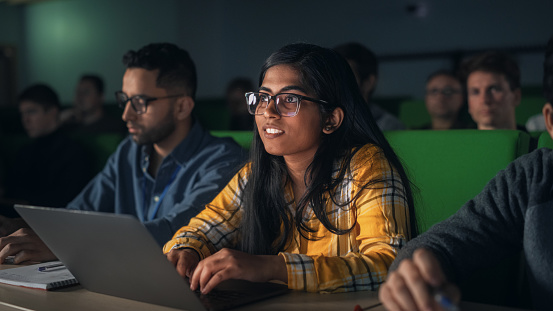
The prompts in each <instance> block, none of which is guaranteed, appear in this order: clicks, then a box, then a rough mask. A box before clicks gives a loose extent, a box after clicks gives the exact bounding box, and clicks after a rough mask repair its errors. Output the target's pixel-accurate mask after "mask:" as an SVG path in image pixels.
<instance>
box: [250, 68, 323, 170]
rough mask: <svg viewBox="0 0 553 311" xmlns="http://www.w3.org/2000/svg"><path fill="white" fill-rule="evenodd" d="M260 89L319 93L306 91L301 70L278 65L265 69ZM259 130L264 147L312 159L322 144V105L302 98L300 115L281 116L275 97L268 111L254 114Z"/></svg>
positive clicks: (271, 150)
mask: <svg viewBox="0 0 553 311" xmlns="http://www.w3.org/2000/svg"><path fill="white" fill-rule="evenodd" d="M259 92H262V93H266V94H269V95H271V96H274V95H277V94H279V93H292V94H298V95H303V96H308V97H312V98H317V96H316V94H309V93H307V88H306V87H304V86H303V85H302V83H301V79H300V73H299V72H298V71H297V70H296V69H294V68H293V67H292V66H289V65H277V66H273V67H271V68H269V69H268V70H267V71H266V72H265V77H264V79H263V83H262V85H261V87H260V88H259ZM255 121H256V123H257V130H258V131H259V135H260V136H261V140H262V141H263V145H264V146H265V150H266V151H267V152H268V153H270V154H272V155H276V156H284V157H285V158H289V159H291V158H292V157H294V158H296V157H297V159H298V160H300V159H312V158H313V156H314V155H315V152H316V151H317V148H318V147H319V144H320V143H321V135H322V121H321V113H320V108H319V104H317V103H314V102H311V101H309V100H306V99H304V100H302V101H301V103H300V109H299V111H298V114H297V115H296V116H293V117H282V116H280V115H279V114H278V112H277V111H276V109H275V102H274V100H273V99H271V101H270V102H269V105H268V107H267V109H266V110H265V112H264V113H263V114H261V115H256V116H255Z"/></svg>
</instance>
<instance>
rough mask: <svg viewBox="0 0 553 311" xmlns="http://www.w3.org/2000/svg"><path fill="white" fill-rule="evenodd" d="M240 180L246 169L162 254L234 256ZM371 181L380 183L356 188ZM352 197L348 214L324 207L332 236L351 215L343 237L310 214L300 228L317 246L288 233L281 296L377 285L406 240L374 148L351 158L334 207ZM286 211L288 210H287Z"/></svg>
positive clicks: (401, 206) (394, 187) (401, 209)
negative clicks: (184, 251)
mask: <svg viewBox="0 0 553 311" xmlns="http://www.w3.org/2000/svg"><path fill="white" fill-rule="evenodd" d="M335 169H336V170H338V169H339V165H336V167H335ZM248 173H249V165H246V166H245V167H244V168H242V169H241V170H240V172H239V173H238V174H236V175H235V176H234V178H233V179H232V180H231V181H230V182H229V184H228V185H227V186H226V187H225V188H224V189H223V191H221V193H219V195H217V197H215V199H214V200H213V201H212V202H211V203H210V204H208V205H207V206H206V208H205V209H204V210H203V211H202V212H201V213H199V214H198V215H197V216H196V217H194V218H192V219H191V220H190V223H189V224H188V225H187V226H185V227H182V228H181V229H180V230H179V231H177V233H176V234H175V235H174V237H173V239H172V240H170V241H169V242H167V244H165V246H164V248H163V251H164V253H168V252H169V251H171V250H172V249H176V248H192V249H194V250H196V251H197V252H198V253H199V254H200V256H201V257H202V259H203V258H206V257H208V256H210V255H211V254H213V253H215V252H217V251H218V250H220V249H222V248H234V247H235V246H236V244H237V241H238V234H239V226H240V220H241V216H242V209H241V201H240V189H239V187H238V183H239V179H240V178H242V182H246V181H247V176H248ZM375 179H383V180H384V181H383V182H380V183H378V184H376V185H372V186H370V187H368V188H362V186H363V185H364V184H366V183H367V182H368V181H369V180H375ZM359 191H361V194H360V196H359V197H358V198H357V200H355V201H353V203H351V204H349V205H348V206H338V205H335V204H334V203H333V200H327V202H328V204H327V207H326V210H327V213H328V215H329V219H330V220H331V222H332V223H333V224H334V225H335V226H336V227H338V228H340V229H344V228H350V227H351V226H352V225H353V224H354V222H355V215H354V213H355V212H357V221H356V222H355V226H354V228H353V230H351V231H350V232H349V233H347V234H343V235H336V234H333V233H331V232H330V231H328V230H327V229H326V228H325V227H324V226H323V225H322V224H321V223H320V221H319V220H318V219H317V218H316V217H315V215H314V213H313V211H312V209H310V208H307V209H306V211H307V212H306V215H305V217H307V219H309V220H308V225H309V227H310V228H312V229H315V232H314V233H307V235H308V237H317V238H319V239H317V240H310V239H306V238H303V237H302V236H301V234H300V233H299V232H298V231H297V229H295V230H294V232H293V237H292V238H291V242H290V243H288V245H287V247H286V249H284V250H283V251H282V252H280V253H279V256H283V258H284V260H285V262H286V267H287V270H288V287H289V288H291V289H298V290H306V291H310V292H347V291H357V290H376V289H378V286H379V285H380V284H381V283H382V282H384V280H385V278H386V275H387V273H388V267H389V266H390V265H391V263H392V261H393V260H394V258H395V257H396V254H397V251H398V250H399V248H400V247H402V246H403V245H404V244H405V242H406V239H407V238H408V232H410V231H409V228H408V227H409V221H408V219H409V210H408V208H407V203H406V200H405V193H404V188H403V185H402V183H401V179H400V177H399V175H398V174H397V172H395V170H392V168H391V167H390V165H389V163H388V162H387V160H386V159H385V157H384V155H383V154H382V152H381V150H380V149H379V148H378V147H376V146H374V145H365V146H364V147H362V148H361V149H360V150H359V151H358V152H357V153H356V154H355V156H354V157H353V159H352V161H351V163H350V171H349V172H347V173H346V178H344V181H343V182H342V184H341V185H340V186H339V189H338V191H336V193H335V198H334V200H335V201H337V202H348V201H351V198H352V197H354V196H355V195H356V194H357V193H358V192H359ZM284 192H285V197H286V200H287V202H294V200H293V199H292V198H293V191H292V187H291V185H290V184H288V185H287V186H286V187H285V189H284ZM290 208H291V209H293V210H295V203H291V204H290Z"/></svg>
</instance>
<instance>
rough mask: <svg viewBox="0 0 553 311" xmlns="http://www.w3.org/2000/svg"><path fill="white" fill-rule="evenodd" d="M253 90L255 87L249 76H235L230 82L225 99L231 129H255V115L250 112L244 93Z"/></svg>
mask: <svg viewBox="0 0 553 311" xmlns="http://www.w3.org/2000/svg"><path fill="white" fill-rule="evenodd" d="M251 91H254V87H253V83H252V81H251V80H250V79H248V78H235V79H233V80H232V81H230V82H229V84H228V86H227V92H226V96H225V99H226V102H227V108H228V110H229V112H230V126H229V129H230V130H231V131H252V130H253V116H252V115H251V114H250V113H249V112H248V107H247V106H246V99H245V98H244V94H246V92H251Z"/></svg>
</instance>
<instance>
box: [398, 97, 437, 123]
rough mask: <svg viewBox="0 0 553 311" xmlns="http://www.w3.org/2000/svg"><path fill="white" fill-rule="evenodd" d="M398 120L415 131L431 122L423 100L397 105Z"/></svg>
mask: <svg viewBox="0 0 553 311" xmlns="http://www.w3.org/2000/svg"><path fill="white" fill-rule="evenodd" d="M399 120H400V121H401V122H403V124H405V126H407V127H408V128H411V129H416V128H420V127H422V126H423V125H426V124H429V123H430V122H431V119H430V115H429V114H428V111H427V110H426V105H425V103H424V100H408V101H404V102H402V103H401V104H400V105H399Z"/></svg>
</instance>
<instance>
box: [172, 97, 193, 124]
mask: <svg viewBox="0 0 553 311" xmlns="http://www.w3.org/2000/svg"><path fill="white" fill-rule="evenodd" d="M194 105H195V103H194V99H192V97H190V96H182V97H179V98H178V100H177V102H176V104H175V118H176V119H177V120H181V121H182V120H184V119H186V118H188V117H190V114H191V113H192V109H193V108H194Z"/></svg>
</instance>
